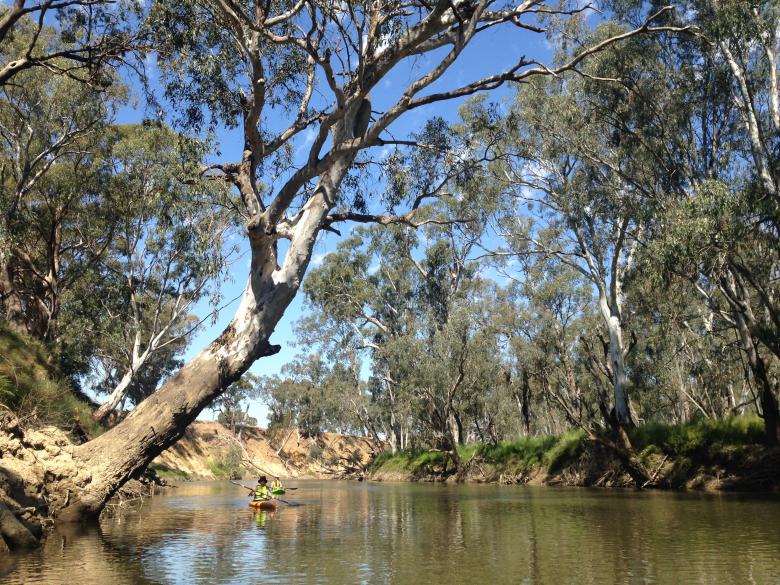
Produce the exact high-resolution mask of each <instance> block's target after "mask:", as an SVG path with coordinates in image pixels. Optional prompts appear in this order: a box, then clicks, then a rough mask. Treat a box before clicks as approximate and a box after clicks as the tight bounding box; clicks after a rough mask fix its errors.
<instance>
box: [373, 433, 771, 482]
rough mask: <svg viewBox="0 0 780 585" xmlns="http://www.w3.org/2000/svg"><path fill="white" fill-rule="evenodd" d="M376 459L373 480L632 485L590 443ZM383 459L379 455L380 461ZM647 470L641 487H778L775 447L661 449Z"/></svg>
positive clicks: (611, 460)
mask: <svg viewBox="0 0 780 585" xmlns="http://www.w3.org/2000/svg"><path fill="white" fill-rule="evenodd" d="M435 455H437V456H430V455H428V456H426V454H425V453H422V454H417V455H416V456H412V457H409V456H404V455H397V456H394V457H386V458H381V457H380V458H379V459H378V460H377V462H376V464H374V465H372V466H370V467H369V473H368V475H367V478H368V479H370V480H373V481H425V482H437V481H445V482H476V483H502V484H519V485H522V484H528V485H551V486H570V487H618V488H635V487H637V486H636V483H635V481H634V480H633V479H632V477H631V475H630V474H629V473H628V471H627V470H626V468H625V466H624V465H623V463H622V462H621V461H620V460H619V459H617V458H616V457H614V456H613V455H612V454H611V453H610V452H608V451H607V450H605V449H603V448H601V447H600V446H598V445H595V444H588V443H585V444H584V445H583V447H582V448H581V449H579V450H577V451H576V452H573V453H571V454H570V455H569V456H568V457H565V458H561V459H559V460H556V461H554V462H552V464H550V462H547V461H543V460H538V461H531V462H529V461H528V460H520V459H516V458H512V457H509V458H507V459H506V460H503V461H491V460H488V459H485V458H482V457H479V456H478V455H475V456H473V457H471V458H470V459H469V460H468V461H465V462H463V463H462V464H461V466H460V467H459V468H455V467H454V466H453V465H452V464H451V463H449V464H448V463H447V462H446V458H445V457H443V456H442V454H435ZM383 459H384V460H383ZM643 460H644V464H645V466H646V468H647V469H648V470H649V471H650V472H651V477H650V478H649V479H650V480H651V481H648V482H647V485H645V486H643V487H645V488H653V489H672V490H700V491H753V492H780V448H777V447H775V448H766V447H763V446H759V445H749V446H724V447H719V448H712V449H708V450H706V451H703V452H700V453H696V454H693V455H691V456H669V455H665V454H662V453H653V454H648V455H646V456H644V457H643Z"/></svg>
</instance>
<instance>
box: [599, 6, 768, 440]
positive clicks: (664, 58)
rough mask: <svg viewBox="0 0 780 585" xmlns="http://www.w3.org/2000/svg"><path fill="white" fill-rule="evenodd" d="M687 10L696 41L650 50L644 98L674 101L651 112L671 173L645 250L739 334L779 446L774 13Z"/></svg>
mask: <svg viewBox="0 0 780 585" xmlns="http://www.w3.org/2000/svg"><path fill="white" fill-rule="evenodd" d="M614 4H616V5H618V8H619V12H620V13H621V14H623V16H624V18H626V19H628V20H630V19H631V18H632V15H634V14H635V13H636V12H637V11H641V8H640V7H639V6H638V3H636V2H631V1H627V2H615V3H614ZM682 8H684V10H681V11H680V12H679V13H678V14H677V15H676V18H677V19H678V22H682V21H684V22H685V23H686V24H695V25H696V26H697V27H698V31H699V34H697V35H695V36H692V37H689V38H686V39H685V40H684V41H683V42H679V43H678V42H677V41H676V40H673V39H668V38H666V39H664V38H663V37H659V38H657V39H655V40H654V41H653V42H649V43H645V46H646V47H647V49H648V50H649V51H652V52H653V53H655V54H656V55H658V57H659V58H658V64H659V71H661V75H663V76H664V77H665V78H666V80H667V85H668V87H667V88H666V89H665V90H663V91H662V92H660V94H655V95H653V96H643V97H642V98H641V100H639V101H640V102H645V103H653V101H654V100H655V99H657V97H658V95H663V96H666V97H665V98H664V99H668V100H669V101H668V104H669V105H671V106H672V107H663V108H659V107H657V106H656V107H654V108H651V109H652V110H653V111H654V116H653V118H654V120H655V121H656V122H657V123H654V124H653V128H654V130H655V131H656V132H655V133H656V136H655V137H653V140H651V142H650V144H651V147H652V150H653V154H654V156H655V157H656V160H657V161H659V164H660V165H662V166H663V168H665V169H666V171H667V174H668V176H669V177H674V180H672V181H668V182H667V183H666V184H665V191H666V194H667V195H668V197H667V198H666V200H665V205H666V206H667V207H666V209H665V212H664V217H665V218H666V220H665V221H664V222H663V223H662V224H658V226H659V227H658V230H657V232H658V236H657V240H658V242H659V245H658V247H657V248H655V249H654V250H653V252H652V253H655V254H656V256H657V258H658V259H659V260H660V264H659V265H660V266H663V267H664V268H665V269H666V270H669V271H670V272H673V273H676V274H678V275H679V276H683V277H685V278H686V279H688V280H689V281H690V282H692V283H693V284H694V286H695V290H696V291H697V293H698V294H699V295H700V297H701V299H702V300H703V301H704V302H705V303H706V304H707V305H708V306H709V310H711V311H712V312H713V314H714V315H715V316H716V317H717V319H718V320H719V321H721V322H725V323H726V324H727V325H728V326H730V327H732V328H733V329H734V331H735V333H736V335H737V337H738V339H739V340H740V346H741V350H742V352H743V354H744V355H745V357H746V358H747V362H748V364H749V368H750V372H751V375H752V378H753V380H754V381H755V383H756V384H757V385H758V386H759V388H760V403H761V414H762V416H764V418H765V421H766V432H767V437H766V440H767V442H769V443H776V442H777V440H778V432H780V425H779V424H778V421H779V420H780V414H778V390H779V388H780V386H779V385H778V379H777V375H776V374H775V368H776V362H777V359H778V357H779V356H778V351H777V350H778V349H779V348H778V344H777V339H778V338H779V335H780V329H779V328H778V323H780V320H779V319H778V317H777V316H778V307H777V303H776V298H777V295H776V290H775V289H776V286H775V283H776V272H777V266H778V255H777V250H778V235H777V234H778V221H777V218H778V203H777V185H778V175H777V169H778V168H780V167H778V164H777V162H778V161H777V153H778V136H779V135H780V134H778V120H780V117H779V116H778V100H780V98H778V85H777V79H778V61H777V49H778V33H777V31H778V24H780V20H779V19H780V14H779V13H778V8H777V6H776V3H775V2H771V1H769V2H765V1H755V2H747V1H746V2H741V1H739V2H728V3H725V2H710V1H702V2H698V1H692V2H686V3H684V5H683V6H682ZM651 109H648V111H650V110H651ZM678 122H682V123H679V124H678ZM636 134H637V136H639V137H641V138H642V139H645V138H647V137H648V134H649V133H648V132H647V130H646V129H639V130H638V131H637V132H636ZM674 134H677V135H678V136H677V137H676V138H671V137H672V136H673V135H674ZM659 136H660V137H661V140H658V139H657V138H658V137H659Z"/></svg>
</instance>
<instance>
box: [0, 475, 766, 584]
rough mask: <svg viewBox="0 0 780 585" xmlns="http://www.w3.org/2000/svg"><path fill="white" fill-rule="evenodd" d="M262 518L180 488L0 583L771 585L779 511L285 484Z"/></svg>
mask: <svg viewBox="0 0 780 585" xmlns="http://www.w3.org/2000/svg"><path fill="white" fill-rule="evenodd" d="M297 485H298V486H300V489H299V490H297V491H296V492H294V493H295V495H294V496H288V499H290V500H294V501H295V502H300V503H302V504H303V505H301V506H298V507H288V506H284V505H282V506H281V507H280V508H279V509H278V510H277V511H276V512H254V511H252V510H250V509H248V508H247V500H246V498H245V496H244V492H242V490H241V489H240V488H239V487H236V486H234V485H231V484H229V483H227V482H210V483H195V484H184V485H182V486H181V487H179V488H176V489H171V490H168V491H167V492H166V493H165V494H163V495H161V496H157V497H154V498H151V499H149V500H147V501H146V502H145V503H144V505H143V507H142V508H141V509H140V510H138V511H135V512H132V513H129V514H126V515H124V516H123V517H122V518H121V519H109V520H106V521H104V522H103V523H102V524H101V526H100V527H99V528H91V529H78V530H71V531H68V532H64V531H62V530H60V531H57V532H55V533H53V534H52V536H51V537H50V538H49V539H48V540H47V541H46V544H45V545H44V547H43V548H42V549H41V550H39V551H35V552H33V553H27V554H25V555H12V556H11V558H2V557H0V583H9V584H16V583H28V584H30V583H47V584H48V583H57V584H60V583H65V584H73V585H89V584H92V583H95V584H98V583H99V584H109V585H124V584H131V583H166V584H167V583H175V584H179V583H181V584H188V585H189V584H194V583H236V584H250V583H318V584H319V583H322V584H326V583H327V584H350V583H398V584H404V585H416V584H424V585H437V584H439V583H479V584H484V585H498V584H503V583H517V584H529V585H530V584H534V585H545V584H550V585H567V584H577V585H585V584H597V583H598V584H602V583H603V584H610V585H613V584H634V583H641V584H647V583H658V584H669V585H673V584H674V585H676V584H686V585H695V584H719V583H723V584H728V585H741V584H750V583H754V584H758V585H780V499H777V498H758V497H736V496H731V495H723V496H707V495H681V494H670V493H635V492H629V491H626V492H622V491H607V490H583V489H556V488H531V487H504V486H494V485H489V486H485V485H465V486H464V485H461V486H449V485H446V486H444V485H421V484H371V483H351V482H334V481H329V482H315V481H302V482H298V483H297Z"/></svg>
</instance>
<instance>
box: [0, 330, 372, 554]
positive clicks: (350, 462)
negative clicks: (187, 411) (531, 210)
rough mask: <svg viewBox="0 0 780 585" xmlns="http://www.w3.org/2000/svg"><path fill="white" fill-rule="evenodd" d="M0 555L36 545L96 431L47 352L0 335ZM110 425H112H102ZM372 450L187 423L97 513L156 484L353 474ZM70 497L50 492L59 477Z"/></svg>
mask: <svg viewBox="0 0 780 585" xmlns="http://www.w3.org/2000/svg"><path fill="white" fill-rule="evenodd" d="M0 357H2V359H0V552H5V551H7V550H8V549H9V548H29V547H34V546H36V545H37V544H38V543H39V541H40V538H41V536H42V535H43V534H44V533H45V531H46V528H48V527H49V526H51V525H52V522H53V520H52V518H51V516H52V515H53V512H52V510H56V509H57V506H56V505H55V504H63V505H67V502H68V501H69V499H71V498H72V497H74V496H75V495H76V493H77V491H78V489H79V487H78V486H81V485H83V484H86V483H88V482H89V480H90V478H91V475H90V474H91V470H90V469H89V468H88V467H86V466H84V464H83V462H81V461H79V460H78V459H77V458H75V457H74V452H75V450H76V448H77V447H78V446H79V445H80V444H82V443H85V442H87V441H89V440H90V439H93V438H95V437H97V436H99V435H101V434H102V433H103V432H105V430H106V427H104V426H102V425H100V424H98V423H97V422H95V421H94V420H93V419H92V412H93V411H94V409H95V407H96V406H97V405H95V404H94V403H93V402H92V401H90V400H89V398H88V397H86V396H84V395H82V394H81V393H79V392H78V391H77V390H76V389H74V388H73V387H72V385H71V384H70V383H69V382H68V381H67V380H64V379H62V378H61V377H60V376H59V373H58V372H57V370H56V367H55V366H54V365H52V364H51V363H50V352H48V351H47V348H46V347H45V346H44V345H43V344H41V343H39V342H35V341H32V340H29V339H25V338H22V337H20V336H18V335H16V334H14V333H12V332H10V331H8V330H6V329H3V328H2V327H0ZM112 422H113V423H115V422H116V421H112ZM374 451H375V447H374V446H373V445H372V444H371V442H370V441H368V440H366V439H362V438H359V437H345V436H343V435H340V434H336V433H323V434H321V435H318V436H315V437H306V436H303V435H301V434H300V433H297V432H296V431H295V430H294V429H293V430H280V431H278V432H271V431H269V430H267V429H262V428H254V427H246V428H243V429H241V430H240V431H239V432H238V433H234V432H233V431H231V430H229V429H227V428H226V427H224V426H223V425H221V424H219V423H217V422H210V421H196V422H194V423H193V424H191V425H190V426H189V427H188V428H187V429H186V431H185V433H184V436H183V437H182V438H181V439H180V440H179V441H178V442H177V443H176V444H174V445H173V446H172V447H171V448H169V449H168V450H166V451H164V452H163V453H161V454H160V455H158V457H157V458H156V459H155V460H154V461H153V462H152V463H151V464H150V465H149V467H148V469H147V471H146V472H144V473H143V474H141V475H140V476H136V477H134V478H132V479H130V480H129V481H127V482H126V483H125V484H124V485H123V486H122V488H121V489H120V490H119V492H118V493H117V495H116V496H115V498H114V499H113V500H112V501H111V502H109V504H108V506H107V509H109V510H117V508H121V507H122V505H123V503H124V502H127V501H128V500H134V499H138V498H140V497H145V496H147V495H149V494H150V493H151V492H153V490H154V488H155V486H157V485H160V484H161V483H164V482H165V481H166V480H167V481H171V480H177V481H181V480H189V479H239V478H249V477H257V475H259V474H260V473H266V474H273V475H279V476H281V477H284V478H291V477H295V478H297V477H310V478H330V477H336V478H338V477H343V476H346V475H352V474H354V473H356V472H358V473H359V472H362V470H363V469H364V467H365V466H366V465H367V464H368V462H369V460H370V458H371V456H372V454H373V452H374ZM71 476H72V477H74V478H75V479H74V482H73V486H72V488H71V489H67V490H66V489H53V488H52V486H55V485H57V481H58V480H59V479H61V478H64V477H71Z"/></svg>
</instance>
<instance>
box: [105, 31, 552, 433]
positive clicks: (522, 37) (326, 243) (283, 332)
mask: <svg viewBox="0 0 780 585" xmlns="http://www.w3.org/2000/svg"><path fill="white" fill-rule="evenodd" d="M441 54H443V52H442V53H440V54H434V55H431V56H429V57H427V58H420V59H417V60H416V62H415V63H413V64H410V65H406V66H405V67H403V68H402V67H398V68H396V70H394V71H393V72H391V74H390V75H389V76H388V77H387V78H386V79H385V80H383V81H382V82H381V84H380V86H379V87H378V88H377V89H376V90H375V91H374V92H373V94H372V96H371V98H372V106H373V109H374V110H380V111H383V110H384V109H386V107H387V106H389V105H390V104H391V103H393V102H394V100H395V98H396V97H397V96H398V95H399V94H400V93H401V92H402V91H403V89H404V88H405V87H406V86H407V85H408V83H409V81H411V80H413V79H415V78H416V77H418V76H419V75H420V74H421V73H424V72H426V71H427V70H428V69H429V68H430V67H431V65H432V64H433V63H435V62H438V61H437V60H436V57H439V56H440V55H441ZM523 56H525V57H526V58H533V59H538V60H540V61H542V62H546V61H548V60H549V59H550V57H551V52H550V46H549V43H548V42H547V39H546V38H545V37H544V35H541V34H534V33H530V32H528V31H522V30H520V29H517V28H514V27H509V26H504V27H500V28H498V29H494V30H492V31H487V32H485V33H482V34H481V35H479V36H478V37H477V39H476V40H475V41H473V42H472V43H471V44H470V45H469V46H468V47H467V48H466V49H465V51H464V52H463V54H462V55H461V56H460V58H459V60H458V61H457V62H456V63H455V64H453V66H452V67H451V68H450V69H449V70H448V71H447V73H445V75H443V76H442V78H441V79H439V80H438V81H437V82H436V83H435V84H434V85H432V86H431V87H430V88H429V90H428V91H426V92H424V93H431V92H436V91H441V90H444V89H447V88H454V87H457V86H459V85H463V84H465V83H469V82H471V81H474V80H476V79H479V78H481V77H485V76H487V75H491V74H494V73H500V72H501V71H503V70H505V69H507V68H508V67H510V66H512V65H514V64H515V63H517V61H519V60H520V58H521V57H523ZM150 72H151V73H152V75H153V74H154V67H153V65H152V66H151V67H150ZM510 91H511V90H509V89H508V88H502V89H499V90H497V91H495V92H493V94H492V95H493V99H500V98H501V97H503V96H506V95H508V94H509V93H510ZM463 101H464V100H462V99H461V100H453V101H450V102H438V103H436V104H432V105H429V106H425V107H422V108H419V109H416V110H413V111H411V112H408V113H407V114H405V115H404V116H402V117H401V118H400V119H399V120H398V121H397V122H396V123H395V124H393V125H392V126H391V128H390V130H391V131H392V134H393V136H394V137H395V138H399V139H400V138H405V137H406V136H408V135H409V134H410V133H412V132H414V131H416V130H418V129H420V128H421V127H422V126H423V125H424V123H425V121H426V120H427V119H429V118H431V117H433V116H442V117H444V118H445V119H447V120H450V121H454V120H456V119H457V111H458V107H459V106H460V105H461V104H462V103H463ZM144 115H145V112H144V109H143V106H142V105H137V106H134V107H127V108H125V109H124V110H122V111H121V112H120V116H119V121H120V122H123V123H131V122H137V121H140V120H142V119H143V118H144ZM312 140H313V132H312V133H308V134H307V133H303V134H302V135H300V136H299V137H298V140H297V142H296V143H295V144H294V152H296V153H298V154H299V156H300V157H302V156H303V155H304V154H305V153H306V152H307V148H306V147H307V146H308V144H309V143H310V142H311V141H312ZM217 143H218V150H219V151H220V152H221V156H219V157H214V162H217V161H220V162H226V161H238V160H240V154H241V147H242V144H243V140H242V137H241V130H240V129H236V130H227V129H225V128H219V129H218V130H217ZM374 154H376V155H380V154H381V153H380V152H379V148H377V149H374ZM346 229H348V228H345V230H342V233H346ZM339 240H340V238H339V237H338V236H336V235H335V234H330V233H325V232H323V233H322V234H321V235H320V239H319V241H318V242H317V245H316V248H315V250H314V254H313V257H312V266H316V265H318V264H319V263H321V262H322V259H323V258H324V256H325V255H326V254H327V253H329V252H330V251H333V250H335V247H336V244H337V243H338V241H339ZM242 250H243V257H242V258H240V259H239V260H238V261H236V262H235V263H234V264H233V265H232V268H231V279H230V281H228V282H225V283H223V286H222V295H223V298H224V299H225V302H226V301H227V300H230V299H235V298H236V297H238V296H239V295H240V294H241V292H242V290H243V288H244V285H245V283H246V276H247V265H248V253H247V250H246V246H243V247H242ZM237 305H238V301H237V300H236V301H235V302H233V303H232V304H230V305H228V306H226V307H225V308H223V309H222V310H221V312H220V314H219V316H218V318H217V320H216V322H215V323H214V324H212V323H211V321H210V320H209V321H207V322H206V324H205V326H204V327H203V328H202V329H201V330H200V332H199V333H198V334H197V335H196V336H195V337H194V338H193V339H192V342H191V344H190V348H189V350H188V352H187V354H186V355H185V359H189V358H191V357H192V356H193V355H195V354H196V353H197V352H198V351H200V350H201V349H202V348H203V347H205V346H206V345H207V344H208V343H209V342H210V341H212V340H213V339H214V338H215V337H216V336H217V335H219V333H220V332H221V331H222V330H223V329H224V328H225V326H226V325H227V324H228V323H229V321H230V319H231V318H232V316H233V311H234V310H235V308H236V307H237ZM210 310H211V308H210V307H208V306H207V305H206V304H205V303H204V304H202V305H201V306H199V307H198V308H197V310H196V312H197V313H198V314H199V316H201V317H202V316H204V315H206V314H208V312H209V311H210ZM303 311H304V307H303V300H302V295H300V294H299V295H298V296H297V297H296V299H295V300H294V301H293V302H292V304H291V305H290V307H289V308H288V310H287V312H286V313H285V315H284V317H283V318H282V319H281V321H280V322H279V325H278V326H277V328H276V331H275V332H274V335H273V336H272V338H271V342H272V343H277V344H280V345H281V346H282V350H281V351H280V352H279V353H278V354H276V355H274V356H271V357H266V358H262V359H260V360H258V361H257V362H256V363H255V364H254V365H253V366H252V368H251V369H250V372H252V373H254V374H256V375H272V374H277V373H279V372H280V371H281V368H282V366H284V364H286V363H288V362H289V361H291V360H292V358H293V357H294V356H295V354H296V349H295V348H294V347H292V345H293V343H294V342H295V335H294V333H293V323H294V322H295V321H296V320H297V319H298V318H299V317H300V316H301V315H302V314H303ZM249 412H250V414H251V415H252V416H254V417H256V418H257V419H258V421H259V423H260V424H261V425H264V424H265V423H266V415H267V409H266V407H265V405H263V404H261V403H260V402H258V401H255V402H254V403H252V404H251V406H250V410H249ZM213 416H214V413H213V412H212V411H211V410H209V409H207V410H205V411H204V412H203V413H202V414H201V417H200V418H206V419H210V418H212V417H213Z"/></svg>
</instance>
